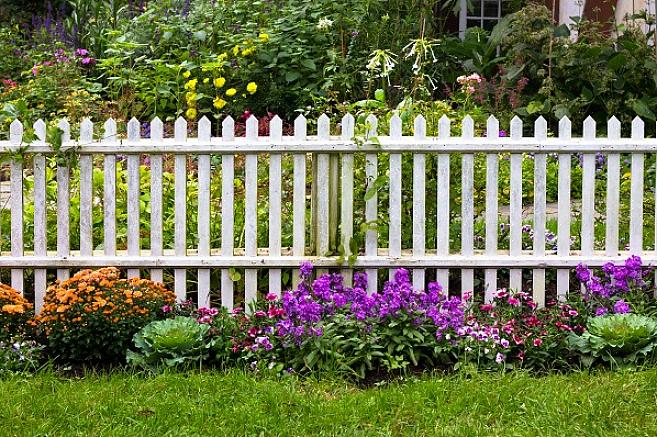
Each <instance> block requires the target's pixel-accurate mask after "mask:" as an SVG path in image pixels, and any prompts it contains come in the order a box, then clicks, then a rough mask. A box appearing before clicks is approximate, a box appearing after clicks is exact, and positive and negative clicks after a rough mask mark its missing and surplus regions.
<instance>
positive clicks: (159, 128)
mask: <svg viewBox="0 0 657 437" xmlns="http://www.w3.org/2000/svg"><path fill="white" fill-rule="evenodd" d="M163 137H164V123H162V120H160V117H155V118H153V120H151V139H155V140H160V139H162V138H163Z"/></svg>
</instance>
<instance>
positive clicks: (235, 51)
mask: <svg viewBox="0 0 657 437" xmlns="http://www.w3.org/2000/svg"><path fill="white" fill-rule="evenodd" d="M239 53H240V46H235V47H233V56H237V55H239Z"/></svg>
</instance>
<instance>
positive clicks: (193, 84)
mask: <svg viewBox="0 0 657 437" xmlns="http://www.w3.org/2000/svg"><path fill="white" fill-rule="evenodd" d="M197 83H198V79H192V80H190V81H188V82H187V83H186V84H185V89H186V90H192V91H193V90H195V89H196V84H197Z"/></svg>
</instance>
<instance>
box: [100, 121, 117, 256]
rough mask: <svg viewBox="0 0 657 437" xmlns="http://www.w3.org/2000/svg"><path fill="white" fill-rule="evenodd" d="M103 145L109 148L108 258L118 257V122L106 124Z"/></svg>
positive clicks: (105, 243) (105, 222) (105, 187)
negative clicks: (115, 150) (116, 150)
mask: <svg viewBox="0 0 657 437" xmlns="http://www.w3.org/2000/svg"><path fill="white" fill-rule="evenodd" d="M103 127H104V133H103V144H104V145H105V146H106V147H107V149H108V153H106V154H105V158H104V164H103V229H104V231H103V250H104V252H105V255H106V256H116V152H112V146H114V145H115V144H116V143H117V137H116V122H115V121H114V120H113V119H111V118H110V119H108V120H107V121H106V122H105V124H104V126H103Z"/></svg>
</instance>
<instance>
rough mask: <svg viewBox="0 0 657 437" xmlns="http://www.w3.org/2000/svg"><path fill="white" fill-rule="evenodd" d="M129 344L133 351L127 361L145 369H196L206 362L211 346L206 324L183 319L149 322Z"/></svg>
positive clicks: (129, 352) (130, 351) (208, 326)
mask: <svg viewBox="0 0 657 437" xmlns="http://www.w3.org/2000/svg"><path fill="white" fill-rule="evenodd" d="M133 341H134V345H135V347H136V348H137V351H136V352H135V351H132V350H129V351H128V353H127V356H126V358H127V361H128V363H129V364H132V365H134V366H139V367H145V368H157V367H159V366H161V365H165V366H167V367H183V366H185V365H191V364H199V365H200V364H202V363H203V361H205V360H207V359H208V357H209V356H210V351H211V349H212V346H213V344H214V342H213V341H212V338H211V336H210V325H209V324H204V323H198V322H197V321H196V320H195V319H194V318H192V317H183V316H178V317H175V318H173V319H165V320H158V321H155V322H151V323H150V324H148V325H146V326H145V327H144V328H143V329H142V330H141V331H139V332H138V333H137V334H135V336H134V339H133Z"/></svg>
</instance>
